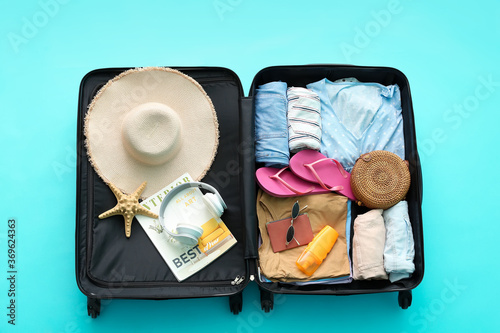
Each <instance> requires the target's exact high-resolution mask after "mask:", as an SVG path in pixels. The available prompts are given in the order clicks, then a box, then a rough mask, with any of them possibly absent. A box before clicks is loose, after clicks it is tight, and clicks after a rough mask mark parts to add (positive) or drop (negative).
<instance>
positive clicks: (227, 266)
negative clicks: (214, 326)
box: [79, 69, 246, 288]
mask: <svg viewBox="0 0 500 333" xmlns="http://www.w3.org/2000/svg"><path fill="white" fill-rule="evenodd" d="M123 70H125V69H111V70H101V71H97V72H96V71H95V73H94V75H90V77H88V78H87V79H88V81H87V82H86V83H87V86H88V88H87V91H86V93H87V95H88V98H83V101H84V102H85V103H86V104H85V105H84V106H83V107H82V109H83V110H86V109H87V106H88V104H89V103H90V102H91V100H92V98H93V95H95V94H96V93H97V91H98V90H99V88H100V87H101V86H102V85H103V84H104V83H105V82H106V81H107V80H109V79H111V78H112V77H114V76H115V75H117V74H118V73H120V72H121V71H123ZM180 70H181V71H183V72H184V73H186V74H187V75H190V76H192V77H193V78H194V79H195V80H197V81H198V82H199V83H200V84H201V85H202V86H203V88H204V89H205V91H206V92H207V94H208V95H209V96H210V98H211V99H212V102H213V104H214V106H215V109H216V112H217V116H218V121H219V131H220V137H219V149H218V152H217V155H216V157H215V160H214V162H213V164H212V167H211V169H210V171H209V172H208V173H207V175H206V176H205V177H204V179H203V180H202V181H204V182H207V183H209V184H211V185H212V186H214V187H215V188H217V190H218V191H219V192H220V194H221V195H222V197H223V198H224V200H225V202H226V204H227V206H228V208H227V210H226V211H225V213H224V215H223V220H224V222H225V223H226V225H227V226H228V228H229V229H230V230H231V232H232V233H233V234H234V236H235V237H236V239H237V240H238V243H237V244H236V245H235V246H234V247H232V248H231V249H230V250H229V251H228V252H226V253H225V254H223V255H222V256H221V258H218V259H217V260H215V261H214V262H212V263H211V264H209V265H208V266H207V267H205V268H204V269H202V270H201V271H200V272H198V273H197V274H194V275H193V276H191V277H190V278H188V279H186V280H184V281H183V282H182V284H179V283H178V282H177V279H176V278H175V276H173V274H172V273H171V271H170V269H169V268H168V266H167V265H166V264H165V262H164V260H163V258H162V257H161V256H160V254H159V253H158V251H157V250H156V248H155V247H154V245H153V244H152V243H151V242H150V240H149V238H148V237H147V235H146V233H145V232H144V231H143V230H142V228H141V226H140V225H139V223H138V222H137V221H135V222H133V224H132V235H131V237H130V238H129V239H127V238H126V237H125V235H124V226H123V217H122V216H113V217H110V218H107V219H105V220H99V219H98V218H97V216H98V215H99V214H100V213H101V212H103V211H105V210H107V209H109V208H110V207H113V206H114V205H115V204H116V199H115V197H114V195H113V194H112V192H111V191H110V190H109V188H108V186H107V185H106V184H105V183H104V182H103V181H102V180H101V179H100V178H99V177H98V176H97V174H96V173H95V172H94V170H93V168H92V167H91V166H90V164H89V163H88V162H87V163H85V167H82V170H81V171H82V173H83V174H86V175H85V176H86V178H87V188H83V187H82V188H81V189H80V190H81V192H82V193H80V195H81V196H82V197H83V198H85V197H87V195H86V191H91V193H89V194H90V195H88V198H89V202H87V205H86V207H85V205H82V209H85V208H87V211H88V212H91V214H92V217H91V219H90V220H89V221H87V227H88V228H87V229H86V230H81V233H80V234H81V238H87V243H86V245H85V247H86V248H87V250H88V251H87V253H86V254H85V255H86V260H83V259H84V258H82V257H81V255H82V254H83V253H80V260H79V261H80V262H82V263H83V262H86V263H87V265H86V267H85V270H86V273H87V276H88V277H89V278H90V279H91V280H92V281H94V282H95V283H96V284H98V285H102V286H107V287H109V286H112V287H138V286H142V285H144V286H162V285H165V286H167V285H172V284H173V285H176V286H177V287H179V288H182V287H183V286H184V287H186V288H187V287H190V286H192V285H193V284H196V285H212V286H213V285H214V282H215V284H217V282H220V283H221V284H222V285H230V281H232V280H234V278H235V277H236V276H238V275H240V276H245V275H246V263H245V261H244V260H242V258H243V257H244V248H245V227H244V224H243V223H242V212H241V209H240V207H241V200H242V198H241V197H240V194H241V192H242V190H241V186H240V177H239V172H235V169H236V170H239V168H240V166H239V154H238V145H237V143H238V142H239V141H240V133H239V127H238V126H234V124H238V123H239V112H238V110H239V100H240V97H241V94H242V88H241V83H240V82H239V79H238V78H237V77H236V76H235V75H234V73H232V72H231V71H229V70H225V69H211V70H206V69H185V70H184V69H180ZM84 94H85V91H84ZM80 116H83V115H80ZM80 120H81V119H80ZM185 130H189V129H185ZM82 140H84V137H82V135H81V133H80V138H79V141H80V142H82ZM82 158H86V156H85V154H83V156H82ZM89 189H90V190H89ZM92 189H93V191H92ZM81 201H82V202H83V201H85V200H81ZM81 225H82V226H83V225H85V223H81ZM80 229H81V228H80ZM86 234H88V236H89V237H85V235H86ZM80 248H83V247H80ZM81 252H82V251H81Z"/></svg>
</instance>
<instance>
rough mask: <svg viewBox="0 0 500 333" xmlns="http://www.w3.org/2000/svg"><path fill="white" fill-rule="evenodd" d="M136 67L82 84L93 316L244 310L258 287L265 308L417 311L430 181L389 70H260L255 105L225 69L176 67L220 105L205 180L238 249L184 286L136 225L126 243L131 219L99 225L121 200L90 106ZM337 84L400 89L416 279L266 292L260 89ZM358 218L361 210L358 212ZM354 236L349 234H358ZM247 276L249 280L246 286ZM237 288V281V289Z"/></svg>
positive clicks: (82, 265)
mask: <svg viewBox="0 0 500 333" xmlns="http://www.w3.org/2000/svg"><path fill="white" fill-rule="evenodd" d="M127 69H129V68H106V69H98V70H94V71H91V72H89V73H88V74H87V75H86V76H85V77H84V78H83V79H82V81H81V85H80V93H79V101H78V123H77V145H78V147H77V148H78V152H79V154H78V159H77V187H76V189H77V193H76V200H77V204H76V240H75V247H76V261H75V263H76V278H77V283H78V286H79V288H80V290H81V291H82V292H83V293H84V294H85V295H86V296H87V297H88V312H89V315H90V316H92V317H93V318H95V317H96V316H97V315H98V314H99V312H100V300H101V299H111V298H126V299H172V298H192V297H211V296H230V297H229V300H230V309H231V311H232V312H233V313H235V314H237V313H239V312H240V311H241V309H242V291H243V289H244V288H245V286H246V285H247V284H248V282H249V281H251V280H256V281H257V283H258V285H259V288H260V291H261V303H262V308H263V309H264V310H265V311H266V312H267V311H269V310H270V309H272V307H273V294H274V293H292V294H331V295H349V294H360V293H375V292H388V291H399V304H400V306H401V307H402V308H407V307H408V306H409V305H410V304H411V289H413V288H415V287H416V286H417V285H418V284H419V283H420V282H421V280H422V278H423V273H424V254H423V233H422V213H421V203H422V174H421V167H420V160H419V157H418V152H417V144H416V138H415V125H414V120H413V119H414V118H413V107H412V102H411V95H410V87H409V83H408V80H407V79H406V77H405V76H404V75H403V74H402V73H401V72H400V71H398V70H396V69H393V68H387V67H359V66H348V65H309V66H276V67H268V68H265V69H263V70H261V71H260V72H259V73H258V74H257V75H256V76H255V78H254V80H253V83H252V87H251V88H250V96H248V97H245V96H244V94H243V88H242V85H241V82H240V80H239V78H238V76H237V75H236V74H235V73H234V72H232V71H231V70H229V69H226V68H221V67H177V68H175V69H178V70H180V71H181V72H183V73H185V74H187V75H189V76H191V77H193V78H194V79H195V80H197V81H198V82H199V83H200V84H201V85H202V86H203V88H204V89H205V91H206V92H207V94H208V95H209V96H210V98H211V99H212V102H213V104H214V106H215V110H216V112H217V117H218V121H219V131H220V138H219V140H220V141H219V149H218V152H217V155H216V157H215V160H214V163H213V165H212V167H211V169H210V171H209V173H208V174H207V175H206V176H205V177H204V179H203V181H204V182H207V183H209V184H211V185H212V186H214V187H215V188H217V190H218V191H219V192H220V193H221V195H222V197H223V198H224V200H225V201H226V204H227V205H228V209H227V210H226V211H225V213H224V215H223V217H222V218H223V220H224V222H225V223H226V225H227V226H228V228H229V229H230V230H231V232H232V233H233V234H234V236H235V237H236V239H237V240H238V243H237V244H236V245H235V246H234V247H233V248H231V249H230V250H229V251H228V252H226V253H225V254H223V255H222V256H221V257H220V258H218V259H217V260H215V261H214V262H213V263H211V264H210V265H208V266H207V267H205V268H204V269H202V270H201V271H200V272H198V273H196V274H194V275H193V276H191V277H190V278H188V279H186V280H185V281H183V282H178V281H177V280H176V278H175V277H174V276H173V274H172V273H171V272H170V270H169V268H168V266H167V265H165V262H164V261H163V259H162V258H161V256H160V255H159V254H158V252H157V250H156V248H155V247H154V246H153V244H152V243H151V242H150V241H149V239H148V237H147V235H146V234H145V232H144V231H143V230H142V228H141V227H140V225H139V224H138V223H137V222H134V223H133V224H132V236H131V237H130V238H129V239H127V238H125V237H123V220H122V219H123V218H122V217H121V216H114V217H111V218H108V219H106V220H102V221H101V220H99V219H98V218H97V216H98V215H99V214H100V213H102V212H103V211H105V210H107V209H109V208H111V207H113V206H114V205H115V204H116V199H115V197H114V195H113V194H112V192H111V191H110V190H109V188H108V187H107V185H106V184H105V183H104V182H103V181H102V180H101V179H100V178H99V177H98V176H97V174H96V173H95V171H94V169H93V168H92V166H91V165H90V163H89V162H88V159H87V155H86V150H85V137H84V133H83V121H84V117H85V113H86V111H87V108H88V105H89V104H90V102H91V101H92V98H93V97H94V96H95V95H96V93H97V92H98V91H99V89H100V88H101V87H102V86H103V85H104V84H105V83H106V82H107V81H108V80H110V79H112V78H113V77H115V76H116V75H118V74H119V73H121V72H123V71H125V70H127ZM325 77H326V78H328V79H330V80H332V81H333V80H336V79H339V78H343V77H356V78H357V79H359V80H360V81H370V82H379V83H381V84H384V85H388V84H395V83H397V84H398V85H399V87H400V90H401V103H402V109H403V121H404V137H405V147H406V159H407V160H408V161H409V162H410V172H411V187H410V190H409V192H408V195H407V201H408V204H409V213H410V219H411V223H412V228H413V235H414V241H415V260H414V262H415V273H414V274H413V275H412V276H411V277H410V278H409V279H405V280H402V281H399V282H396V283H389V282H388V281H353V282H352V283H350V284H340V285H309V286H300V287H299V286H293V285H290V284H283V283H261V282H258V278H256V274H257V268H258V255H257V252H258V251H257V249H258V248H257V246H258V245H257V239H258V228H257V220H256V212H255V197H256V189H257V185H256V182H255V176H254V175H255V169H256V167H258V166H256V164H255V158H254V125H253V124H254V109H253V97H252V96H253V95H254V93H255V88H256V87H258V86H259V85H261V84H264V83H267V82H271V81H277V80H281V81H284V82H287V83H288V84H289V85H290V86H292V85H293V86H305V85H306V84H308V83H311V82H314V81H318V80H320V79H323V78H325ZM352 207H355V208H353V214H352V218H353V219H354V218H355V216H356V215H357V214H358V213H361V212H362V211H363V209H362V208H361V207H356V206H355V205H352ZM352 234H353V233H352V232H351V235H352ZM242 277H244V279H241V278H242ZM235 281H239V282H238V283H235Z"/></svg>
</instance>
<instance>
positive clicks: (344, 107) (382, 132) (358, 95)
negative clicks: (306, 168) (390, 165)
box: [307, 79, 405, 172]
mask: <svg viewBox="0 0 500 333" xmlns="http://www.w3.org/2000/svg"><path fill="white" fill-rule="evenodd" d="M307 88H309V89H311V90H312V91H314V92H316V93H317V94H318V96H319V98H320V100H321V124H322V128H323V132H322V137H321V153H322V154H324V155H325V156H327V157H330V158H334V159H336V160H337V161H339V162H340V163H341V164H342V166H343V167H344V168H345V169H346V170H347V171H349V172H350V171H351V169H352V167H353V166H354V163H355V162H356V160H357V158H358V157H359V156H361V155H362V154H364V153H368V152H371V151H374V150H387V151H390V152H392V153H395V154H396V155H398V156H399V157H401V158H402V159H404V158H405V149H404V135H403V116H402V114H401V112H402V109H401V94H400V91H399V86H398V85H397V84H395V85H389V86H384V85H381V84H379V83H366V82H355V81H354V80H352V79H345V80H344V81H336V82H331V81H330V80H328V79H323V80H320V81H318V82H314V83H310V84H308V85H307Z"/></svg>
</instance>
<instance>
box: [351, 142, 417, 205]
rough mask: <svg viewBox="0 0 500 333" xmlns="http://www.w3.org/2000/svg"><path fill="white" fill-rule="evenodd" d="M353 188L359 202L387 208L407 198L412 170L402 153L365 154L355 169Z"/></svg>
mask: <svg viewBox="0 0 500 333" xmlns="http://www.w3.org/2000/svg"><path fill="white" fill-rule="evenodd" d="M351 188H352V192H353V194H354V196H355V197H356V198H357V199H358V204H359V205H365V206H366V207H368V208H382V209H387V208H389V207H392V206H394V205H395V204H397V203H398V202H399V201H401V200H403V199H404V197H405V196H406V193H407V192H408V189H409V188H410V171H409V170H408V166H407V164H406V163H405V161H403V160H402V159H401V158H400V157H399V156H398V155H396V154H394V153H391V152H388V151H383V150H376V151H372V152H370V153H366V154H363V155H361V156H360V157H359V158H358V160H357V161H356V163H355V164H354V167H353V169H352V172H351Z"/></svg>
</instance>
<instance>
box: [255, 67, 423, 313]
mask: <svg viewBox="0 0 500 333" xmlns="http://www.w3.org/2000/svg"><path fill="white" fill-rule="evenodd" d="M349 77H354V78H356V79H358V80H359V81H361V82H376V83H380V84H382V85H392V84H397V85H398V86H399V88H400V93H401V108H402V115H403V130H404V143H405V159H406V160H407V161H408V162H409V169H410V175H411V186H410V189H409V191H408V193H407V195H406V201H407V202H408V212H409V217H410V221H411V226H412V229H413V239H414V244H415V258H414V264H415V271H414V273H413V274H412V275H411V276H410V277H409V278H406V279H403V280H400V281H396V282H394V283H391V282H389V281H388V280H353V281H352V282H351V283H345V284H308V285H301V286H299V285H294V284H290V283H282V282H261V281H260V279H259V278H258V277H256V278H255V280H256V281H257V284H258V285H259V289H260V291H261V303H262V308H263V309H264V310H265V311H266V312H267V311H269V310H270V309H272V307H273V294H274V293H286V294H318V295H320V294H322V295H352V294H369V293H380V292H399V297H398V302H399V305H400V306H401V307H402V308H403V309H406V308H407V307H408V306H409V305H410V304H411V297H412V296H411V290H412V289H413V288H415V287H417V286H418V285H419V284H420V282H421V281H422V279H423V274H424V249H423V230H422V211H421V205H422V172H421V165H420V158H419V155H418V150H417V142H416V133H415V123H414V114H413V106H412V99H411V93H410V86H409V82H408V79H407V78H406V76H405V75H404V74H403V73H402V72H401V71H399V70H397V69H394V68H390V67H364V66H352V65H306V66H274V67H268V68H265V69H263V70H261V71H260V72H259V73H258V74H257V75H256V76H255V77H254V80H253V83H252V86H251V88H250V92H249V94H250V97H252V96H255V92H256V89H257V88H258V87H259V86H260V85H262V84H265V83H268V82H273V81H283V82H286V83H287V84H288V87H292V86H294V87H305V86H306V85H307V84H309V83H312V82H316V81H319V80H322V79H324V78H327V79H329V80H330V81H332V82H333V81H335V80H338V79H342V78H349ZM253 104H254V105H255V103H253ZM252 113H253V114H252V115H253V117H254V116H255V109H253V110H252ZM252 119H253V118H252ZM252 133H253V131H252ZM249 163H253V166H255V168H258V167H259V166H260V165H256V164H255V159H253V160H252V161H249ZM252 185H253V186H254V189H252V190H251V191H247V193H250V194H253V195H254V194H255V193H256V190H257V189H258V185H257V183H256V182H253V183H252ZM247 190H248V189H247ZM351 207H352V210H351V219H352V222H354V219H355V218H356V216H357V215H358V214H360V213H363V212H365V211H366V210H367V209H366V208H365V207H358V206H357V205H356V204H354V203H352V204H351ZM253 208H254V209H255V196H254V197H253ZM253 217H254V220H253V221H251V222H250V223H252V224H253V226H254V229H253V231H254V232H255V234H256V235H257V236H256V237H254V240H255V241H254V244H253V245H254V253H255V254H256V255H257V253H258V241H257V240H258V233H259V231H258V227H257V224H258V222H257V219H256V215H253ZM353 235H354V231H353V223H351V233H350V237H351V242H350V244H351V246H350V249H349V256H350V257H351V259H352V237H353ZM351 262H352V260H351ZM254 269H255V270H254V271H255V272H258V271H259V260H258V258H257V260H256V261H255V267H254Z"/></svg>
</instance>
